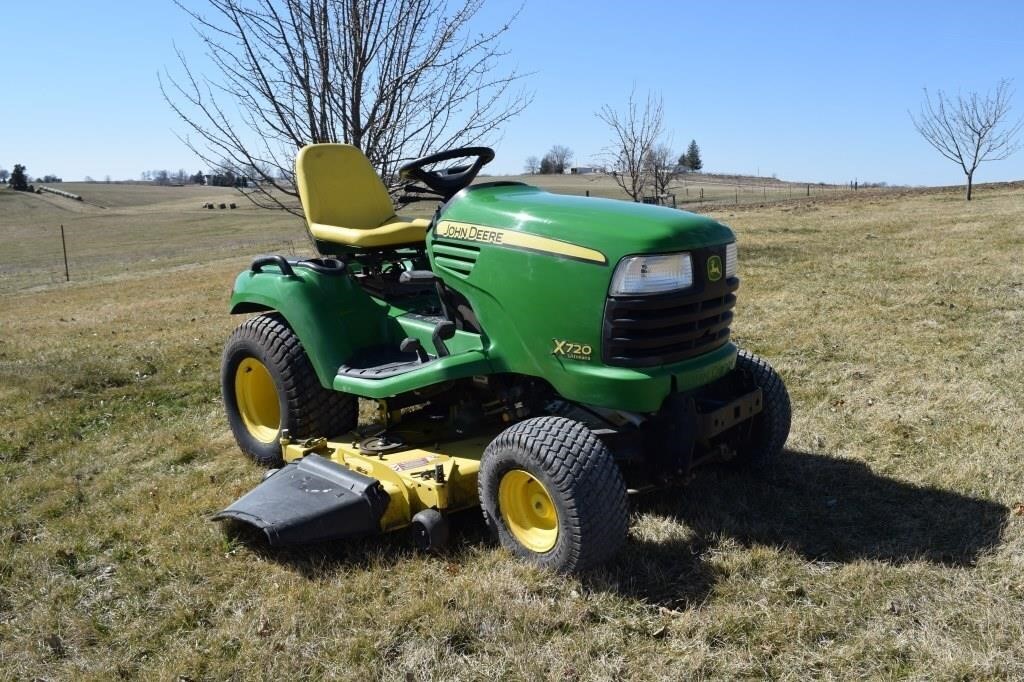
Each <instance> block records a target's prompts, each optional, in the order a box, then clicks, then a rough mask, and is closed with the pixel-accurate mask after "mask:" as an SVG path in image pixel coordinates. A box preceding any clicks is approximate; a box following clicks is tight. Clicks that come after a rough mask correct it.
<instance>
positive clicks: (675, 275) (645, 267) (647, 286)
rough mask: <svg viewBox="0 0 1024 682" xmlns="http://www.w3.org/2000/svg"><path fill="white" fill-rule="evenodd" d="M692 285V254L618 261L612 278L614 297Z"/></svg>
mask: <svg viewBox="0 0 1024 682" xmlns="http://www.w3.org/2000/svg"><path fill="white" fill-rule="evenodd" d="M692 285H693V263H692V262H691V261H690V254H689V253H672V254H667V255H664V256H628V257H626V258H623V259H622V260H621V261H619V265H618V266H617V267H616V268H615V274H614V275H612V287H611V295H612V296H634V295H638V294H658V293H661V292H664V291H676V290H678V289H686V288H688V287H690V286H692Z"/></svg>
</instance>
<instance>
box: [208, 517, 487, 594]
mask: <svg viewBox="0 0 1024 682" xmlns="http://www.w3.org/2000/svg"><path fill="white" fill-rule="evenodd" d="M449 520H450V522H451V543H450V545H449V546H448V547H446V548H445V549H444V550H442V551H441V552H440V553H438V554H424V553H423V552H421V551H420V550H418V549H416V546H415V544H414V542H413V538H412V536H411V534H410V531H409V530H408V529H402V530H398V531H394V532H391V533H384V534H382V535H371V536H367V537H355V538H345V539H338V540H328V541H324V542H318V543H314V544H309V545H296V546H291V547H272V546H271V545H270V544H269V543H268V542H267V538H266V536H265V535H264V534H263V532H262V531H260V530H258V529H256V528H254V527H253V526H251V525H248V524H246V523H242V522H239V521H225V522H223V532H224V534H225V535H226V536H227V538H228V540H229V542H231V543H233V544H238V545H241V546H244V547H245V548H246V549H247V550H248V551H250V552H252V553H253V554H255V555H256V556H258V557H260V558H261V559H263V560H265V561H273V562H275V563H278V564H282V565H284V566H287V567H289V568H290V569H291V570H293V571H295V572H296V573H298V574H299V575H302V576H303V577H305V578H308V579H310V580H320V579H327V578H330V577H331V576H333V575H335V574H337V573H338V572H339V571H349V570H352V569H358V570H373V569H391V568H394V567H396V566H400V565H401V564H403V563H404V562H408V561H410V560H414V559H422V558H425V557H428V558H429V559H430V560H439V561H444V562H455V563H461V562H463V561H470V560H471V559H470V558H469V555H470V554H471V553H472V551H473V550H474V549H477V548H484V547H487V546H488V545H489V544H493V543H492V542H491V540H490V535H489V533H488V531H487V528H486V526H485V525H484V522H483V519H481V518H480V514H479V511H477V512H476V513H473V510H466V511H462V512H457V513H455V514H452V515H451V516H450V517H449Z"/></svg>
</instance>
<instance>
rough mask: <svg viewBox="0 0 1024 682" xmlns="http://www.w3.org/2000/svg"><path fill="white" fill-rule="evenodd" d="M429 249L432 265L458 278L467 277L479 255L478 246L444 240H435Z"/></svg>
mask: <svg viewBox="0 0 1024 682" xmlns="http://www.w3.org/2000/svg"><path fill="white" fill-rule="evenodd" d="M430 248H431V251H432V252H433V256H434V265H435V266H436V267H439V268H443V269H444V270H447V271H448V272H451V273H452V274H455V275H458V276H459V277H468V276H469V274H470V273H471V272H473V266H474V265H476V259H477V257H478V256H479V255H480V247H478V246H469V245H468V244H461V243H458V242H450V241H447V240H444V239H435V240H434V241H433V242H432V243H431V247H430Z"/></svg>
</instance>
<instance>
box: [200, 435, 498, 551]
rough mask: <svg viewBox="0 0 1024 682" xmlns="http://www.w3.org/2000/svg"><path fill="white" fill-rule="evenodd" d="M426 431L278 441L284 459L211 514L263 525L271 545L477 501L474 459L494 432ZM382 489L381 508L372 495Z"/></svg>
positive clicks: (341, 534) (355, 532) (401, 523)
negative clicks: (455, 436)
mask: <svg viewBox="0 0 1024 682" xmlns="http://www.w3.org/2000/svg"><path fill="white" fill-rule="evenodd" d="M430 435H431V434H430V433H429V432H426V433H425V432H421V431H410V430H404V429H402V428H401V427H399V428H395V429H391V430H389V431H388V432H387V438H388V439H390V440H382V438H381V437H380V436H379V435H378V436H371V435H368V434H367V433H365V432H364V433H360V432H356V431H354V432H351V433H348V434H346V435H344V436H341V437H338V438H332V439H327V438H315V439H310V440H305V441H302V442H293V441H290V440H288V439H287V437H285V438H282V443H281V444H282V452H283V455H284V459H285V461H286V462H288V464H286V465H285V466H284V467H282V468H281V469H280V470H279V471H277V472H275V473H273V474H272V475H270V476H268V477H267V478H266V479H265V480H264V481H263V483H261V484H260V485H259V486H257V487H256V488H254V489H253V490H252V491H251V492H249V493H248V494H246V495H245V496H243V497H242V498H240V499H239V500H238V501H236V502H235V503H234V504H232V505H231V506H230V507H228V508H227V509H225V510H224V511H222V512H220V513H219V514H218V515H217V516H216V518H222V519H227V518H230V519H235V520H238V521H243V522H245V523H248V524H251V525H253V526H256V527H257V528H260V529H261V530H263V532H264V533H265V534H266V536H267V539H268V540H269V541H270V544H272V545H290V544H301V543H305V542H312V541H322V540H333V539H341V538H346V537H353V536H359V535H367V534H372V533H373V532H387V531H392V530H397V529H400V528H404V527H406V526H408V525H409V524H410V522H411V520H412V518H413V517H414V516H415V515H416V514H417V513H418V512H420V511H423V510H425V509H436V510H438V511H440V512H442V513H448V512H452V511H458V510H460V509H466V508H470V507H475V506H477V505H478V504H479V498H478V496H477V473H478V472H479V470H480V457H481V456H482V455H483V452H484V449H485V448H486V447H487V444H488V443H490V442H491V441H492V440H493V439H494V436H495V433H492V432H488V433H486V434H483V435H478V436H474V437H471V438H465V439H462V440H455V441H450V442H447V443H441V444H439V443H438V442H437V441H432V442H430V441H431V439H430V438H429V436H430ZM406 440H408V442H409V443H414V442H418V443H419V445H411V444H405V441H406ZM308 462H313V463H314V465H313V468H311V467H310V465H309V464H307V463H308ZM373 482H376V483H378V484H379V490H378V488H375V487H374V486H373V485H372V484H373ZM381 493H383V494H384V495H386V500H387V501H386V506H384V505H381V504H380V503H379V501H378V499H377V498H378V497H379V496H380V495H381ZM355 497H358V498H360V499H358V500H357V499H354V498H355ZM324 498H327V500H326V501H325V499H324ZM325 520H329V523H328V524H327V526H328V527H325V526H324V523H323V522H324V521H325Z"/></svg>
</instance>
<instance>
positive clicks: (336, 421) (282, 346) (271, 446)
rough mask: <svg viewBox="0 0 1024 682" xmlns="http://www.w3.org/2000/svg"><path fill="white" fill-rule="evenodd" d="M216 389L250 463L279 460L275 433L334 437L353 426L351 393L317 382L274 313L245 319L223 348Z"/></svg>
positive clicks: (285, 325) (288, 330)
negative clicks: (286, 431)
mask: <svg viewBox="0 0 1024 682" xmlns="http://www.w3.org/2000/svg"><path fill="white" fill-rule="evenodd" d="M221 393H222V395H223V397H224V409H225V411H226V412H227V417H228V423H229V424H230V425H231V431H232V433H233V434H234V436H235V441H236V442H237V443H238V446H239V447H240V448H241V449H242V452H244V453H245V454H247V455H248V456H249V457H251V458H252V459H253V460H255V461H256V462H258V463H260V464H263V465H265V466H274V465H276V464H280V463H281V445H280V443H279V440H280V437H281V431H282V430H284V429H288V432H289V433H290V434H291V435H292V436H293V437H295V438H309V437H314V436H336V435H338V434H341V433H346V432H348V431H351V430H352V429H353V428H355V426H356V421H357V418H358V404H357V402H356V399H355V398H354V397H353V396H350V395H347V394H344V393H339V392H337V391H331V390H328V389H326V388H324V387H323V386H321V385H320V381H319V379H317V376H316V372H315V371H314V370H313V365H312V364H311V363H310V361H309V358H308V357H307V356H306V351H305V350H303V348H302V344H301V343H300V342H299V337H298V336H296V335H295V332H294V331H292V328H291V327H289V326H288V323H287V322H285V320H284V318H283V317H281V315H279V314H277V313H268V314H264V315H259V316H257V317H253V318H250V319H248V320H246V321H245V322H243V323H242V324H241V325H239V326H238V328H237V329H235V332H234V333H233V334H232V335H231V338H229V339H228V342H227V344H226V345H225V347H224V357H223V360H222V362H221Z"/></svg>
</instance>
